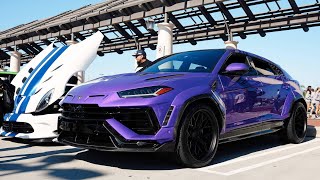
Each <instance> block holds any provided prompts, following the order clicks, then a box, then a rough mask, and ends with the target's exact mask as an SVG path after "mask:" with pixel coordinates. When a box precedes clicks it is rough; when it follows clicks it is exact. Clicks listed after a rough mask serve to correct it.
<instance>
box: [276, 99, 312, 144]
mask: <svg viewBox="0 0 320 180" xmlns="http://www.w3.org/2000/svg"><path fill="white" fill-rule="evenodd" d="M306 134H307V110H306V108H305V107H304V105H303V104H302V103H300V102H298V103H296V104H295V105H294V107H293V109H292V113H291V116H290V118H289V119H288V122H286V124H285V129H284V130H283V131H282V136H283V138H284V140H286V141H287V142H289V143H295V144H299V143H301V142H303V141H304V139H305V137H306Z"/></svg>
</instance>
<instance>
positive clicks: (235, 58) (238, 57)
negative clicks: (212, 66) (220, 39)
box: [220, 53, 258, 76]
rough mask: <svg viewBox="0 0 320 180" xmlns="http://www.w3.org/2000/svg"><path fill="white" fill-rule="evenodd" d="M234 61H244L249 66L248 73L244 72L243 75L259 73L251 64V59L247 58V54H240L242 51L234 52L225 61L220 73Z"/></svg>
mask: <svg viewBox="0 0 320 180" xmlns="http://www.w3.org/2000/svg"><path fill="white" fill-rule="evenodd" d="M232 63H244V64H246V65H248V66H249V71H248V72H247V73H245V74H243V76H256V75H258V73H257V71H256V70H255V69H253V68H252V67H251V65H250V64H251V59H250V58H247V56H246V55H244V54H240V53H235V54H232V55H231V56H230V57H229V58H228V60H227V61H226V62H225V63H224V65H223V66H222V68H221V70H220V73H222V72H224V71H225V69H226V68H227V67H228V66H229V65H230V64H232Z"/></svg>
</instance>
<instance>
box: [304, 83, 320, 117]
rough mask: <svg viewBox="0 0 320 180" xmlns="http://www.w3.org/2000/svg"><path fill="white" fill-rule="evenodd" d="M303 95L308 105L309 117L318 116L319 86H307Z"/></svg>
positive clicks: (319, 108) (319, 104)
mask: <svg viewBox="0 0 320 180" xmlns="http://www.w3.org/2000/svg"><path fill="white" fill-rule="evenodd" d="M304 95H305V100H306V102H307V106H308V113H309V118H313V117H314V118H318V117H319V110H320V87H318V88H317V89H313V88H312V87H311V86H308V88H307V89H306V90H305V92H304Z"/></svg>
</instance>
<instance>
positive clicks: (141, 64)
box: [132, 50, 152, 72]
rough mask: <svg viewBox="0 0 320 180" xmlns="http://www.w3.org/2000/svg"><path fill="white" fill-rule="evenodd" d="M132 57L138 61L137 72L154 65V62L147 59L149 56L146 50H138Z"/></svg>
mask: <svg viewBox="0 0 320 180" xmlns="http://www.w3.org/2000/svg"><path fill="white" fill-rule="evenodd" d="M132 56H134V57H135V58H136V61H137V67H136V69H135V71H136V72H138V71H139V70H141V69H143V68H145V67H149V66H150V65H151V64H152V62H151V61H149V60H148V59H147V54H146V52H145V51H144V50H137V51H136V52H135V53H134V54H133V55H132Z"/></svg>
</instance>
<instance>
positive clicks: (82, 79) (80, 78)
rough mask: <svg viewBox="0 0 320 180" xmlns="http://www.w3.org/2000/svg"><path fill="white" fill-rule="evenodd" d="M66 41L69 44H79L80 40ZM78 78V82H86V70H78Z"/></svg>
mask: <svg viewBox="0 0 320 180" xmlns="http://www.w3.org/2000/svg"><path fill="white" fill-rule="evenodd" d="M66 43H67V44H68V45H73V44H77V43H78V42H77V41H74V40H68V41H66ZM74 75H75V76H76V77H77V78H78V82H77V84H78V85H79V84H81V83H84V81H85V78H84V77H85V72H84V71H80V72H77V73H76V74H74Z"/></svg>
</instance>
